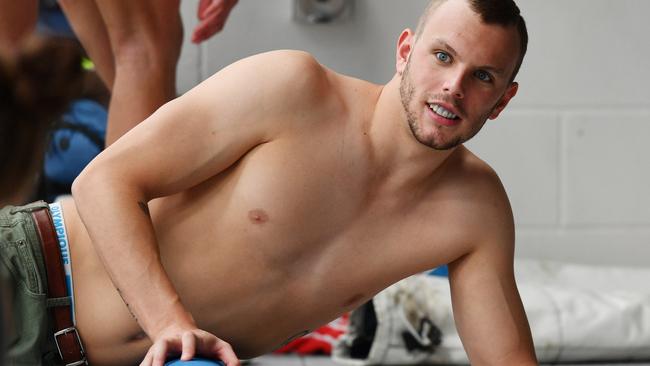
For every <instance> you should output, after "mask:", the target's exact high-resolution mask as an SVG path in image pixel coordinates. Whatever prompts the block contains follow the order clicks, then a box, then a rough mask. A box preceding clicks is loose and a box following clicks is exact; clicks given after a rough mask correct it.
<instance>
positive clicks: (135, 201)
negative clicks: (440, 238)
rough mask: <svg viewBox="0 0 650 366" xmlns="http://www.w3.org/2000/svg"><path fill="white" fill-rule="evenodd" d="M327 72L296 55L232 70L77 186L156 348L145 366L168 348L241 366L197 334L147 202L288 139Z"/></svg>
mask: <svg viewBox="0 0 650 366" xmlns="http://www.w3.org/2000/svg"><path fill="white" fill-rule="evenodd" d="M279 69H284V70H285V72H284V73H282V72H279ZM318 69H319V68H318V67H317V63H316V62H315V61H313V59H312V58H311V57H309V56H306V55H305V54H298V53H288V52H274V53H268V54H263V55H260V56H256V57H253V58H249V59H246V60H242V61H240V62H238V63H236V64H233V65H231V66H229V67H227V68H225V69H224V70H222V71H221V72H219V73H217V74H216V75H214V76H213V77H211V78H210V79H208V80H206V81H205V82H203V83H202V84H201V85H199V86H197V87H196V88H194V89H193V90H191V91H189V92H188V93H186V94H185V95H184V96H182V97H180V98H178V99H176V100H174V101H172V102H170V103H168V104H166V105H164V106H163V107H161V108H160V109H159V110H158V111H156V112H155V113H154V114H153V115H152V116H151V117H149V118H148V119H147V120H145V121H144V122H143V123H141V124H139V125H138V126H137V127H135V128H134V129H132V130H131V131H130V132H128V133H127V134H126V135H124V136H123V137H122V138H120V139H119V140H118V141H117V142H115V143H114V144H113V145H111V146H110V147H109V148H107V149H106V150H105V151H104V152H102V153H101V154H100V155H99V156H98V157H97V158H96V159H95V160H93V161H92V162H91V163H90V164H89V166H88V167H87V168H86V169H85V170H84V171H83V172H82V173H81V175H80V176H79V177H78V178H77V180H76V181H75V183H74V185H73V196H74V199H75V203H76V205H77V208H78V211H79V214H80V216H81V218H82V221H83V223H84V225H85V226H86V228H87V230H88V233H89V235H90V237H91V239H92V241H93V244H94V246H95V248H96V251H97V253H98V255H99V257H100V258H101V260H102V262H103V264H104V266H105V268H106V270H107V272H108V274H109V275H110V277H111V280H112V281H113V283H114V285H115V287H116V288H117V289H118V291H119V292H120V294H121V296H122V297H123V299H124V302H125V303H126V304H127V306H128V307H129V309H130V311H131V312H132V313H133V315H134V317H136V319H137V320H138V322H139V324H140V326H141V327H142V328H143V330H144V331H145V332H146V333H147V335H149V337H150V338H151V339H152V340H153V341H154V345H153V346H152V348H151V349H150V350H149V353H148V354H147V357H146V358H145V362H144V363H143V364H146V365H149V364H154V365H160V366H162V362H163V361H164V357H165V356H166V353H167V352H168V351H169V350H172V351H175V352H180V351H182V352H183V358H184V359H186V358H189V357H191V356H193V354H194V353H195V349H196V350H197V351H198V352H201V353H203V354H206V355H207V356H212V357H220V358H222V359H223V360H224V361H225V362H226V363H227V364H228V365H229V366H230V365H236V364H238V361H237V359H236V357H235V356H234V354H233V352H232V350H231V349H230V347H229V346H228V345H227V344H226V343H225V342H222V341H220V340H218V339H216V337H214V336H212V335H210V334H207V333H205V332H203V331H201V330H199V329H197V327H196V325H195V324H194V321H193V319H192V316H191V315H190V314H189V313H188V312H187V311H186V309H185V308H184V306H183V305H182V303H181V300H180V298H179V296H178V294H177V292H176V290H175V289H174V287H173V285H172V283H171V281H170V279H169V277H168V276H167V274H166V272H165V270H164V268H163V267H162V264H161V261H160V257H159V251H158V245H157V241H156V237H155V233H154V229H153V225H152V222H151V218H150V217H149V215H148V210H147V203H148V202H149V201H150V200H152V199H154V198H156V197H161V196H166V195H171V194H174V193H177V192H181V191H183V190H185V189H188V188H190V187H192V186H195V185H197V184H199V183H201V182H203V181H205V180H207V179H209V178H210V177H212V176H214V175H216V174H218V173H219V172H221V171H223V170H225V169H226V168H228V167H229V166H230V165H232V164H233V163H234V162H236V161H237V160H238V159H239V158H241V157H242V156H243V155H245V154H246V153H247V152H248V151H249V150H250V149H252V148H253V147H255V146H257V145H259V144H262V143H265V142H268V141H271V140H273V139H275V138H276V137H277V136H280V135H281V134H282V133H284V131H286V128H285V126H283V123H284V122H283V121H285V120H288V118H285V117H286V116H287V115H288V113H293V111H295V110H296V109H299V108H301V106H308V105H309V104H310V103H312V102H313V101H312V100H310V98H312V97H313V98H314V99H315V98H316V97H315V96H312V94H313V93H311V92H310V89H311V88H314V90H317V88H315V87H314V85H311V84H312V83H314V82H316V83H317V82H318V79H319V76H318ZM296 74H297V75H300V76H301V78H296ZM310 78H312V79H314V80H309V79H310ZM296 83H298V84H302V90H301V88H300V87H296ZM187 245H192V243H191V242H190V243H187ZM123 253H128V255H126V256H125V255H123Z"/></svg>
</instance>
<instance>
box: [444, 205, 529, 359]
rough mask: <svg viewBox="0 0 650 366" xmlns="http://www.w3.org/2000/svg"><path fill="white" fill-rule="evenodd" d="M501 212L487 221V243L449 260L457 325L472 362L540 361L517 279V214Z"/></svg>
mask: <svg viewBox="0 0 650 366" xmlns="http://www.w3.org/2000/svg"><path fill="white" fill-rule="evenodd" d="M508 207H509V206H508ZM504 211H507V212H504ZM496 216H497V217H496V218H495V217H494V216H492V218H491V219H489V221H490V225H481V226H483V227H482V228H481V230H479V232H480V236H481V242H480V243H477V245H476V246H475V247H474V248H473V250H472V251H471V252H469V253H467V254H466V255H464V256H463V257H461V258H459V259H458V260H456V261H454V262H452V263H450V264H449V282H450V285H451V297H452V304H453V309H454V319H455V322H456V327H457V328H458V332H459V334H460V336H461V340H462V342H463V346H464V347H465V350H466V352H467V355H468V357H469V360H470V362H471V364H472V365H517V366H524V365H537V360H536V356H535V349H534V346H533V341H532V336H531V333H530V327H529V325H528V320H527V318H526V313H525V311H524V307H523V304H522V302H521V298H520V296H519V291H518V290H517V285H516V283H515V276H514V269H513V260H514V224H513V223H512V214H511V212H510V210H509V209H508V210H503V211H502V212H501V213H500V215H496ZM498 216H501V217H500V218H499V217H498ZM492 220H496V221H492Z"/></svg>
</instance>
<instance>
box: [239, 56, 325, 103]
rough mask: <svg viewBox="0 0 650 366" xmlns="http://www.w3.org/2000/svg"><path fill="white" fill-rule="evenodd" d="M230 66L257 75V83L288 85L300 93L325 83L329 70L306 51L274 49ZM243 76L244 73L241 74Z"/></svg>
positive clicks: (277, 85) (276, 85) (250, 74)
mask: <svg viewBox="0 0 650 366" xmlns="http://www.w3.org/2000/svg"><path fill="white" fill-rule="evenodd" d="M232 66H234V67H237V68H238V69H240V70H241V71H243V72H245V73H246V74H247V75H249V76H259V77H261V78H260V79H259V80H258V85H264V84H265V83H269V84H271V85H273V86H275V87H290V89H291V90H300V91H301V92H302V93H303V94H304V92H306V91H308V90H305V89H314V88H318V87H323V86H325V83H326V82H327V77H328V73H329V71H328V70H327V69H326V68H325V67H324V66H323V65H321V64H320V63H319V62H318V60H316V58H315V57H314V56H313V55H311V54H310V53H307V52H304V51H296V50H277V51H269V52H264V53H260V54H257V55H253V56H250V57H247V58H245V59H242V60H240V61H238V62H236V63H234V64H233V65H232ZM242 76H244V75H242Z"/></svg>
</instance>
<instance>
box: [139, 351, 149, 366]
mask: <svg viewBox="0 0 650 366" xmlns="http://www.w3.org/2000/svg"><path fill="white" fill-rule="evenodd" d="M150 365H151V350H149V351H148V352H147V354H146V355H145V356H144V360H142V362H140V366H150Z"/></svg>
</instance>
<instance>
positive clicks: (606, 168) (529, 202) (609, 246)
mask: <svg viewBox="0 0 650 366" xmlns="http://www.w3.org/2000/svg"><path fill="white" fill-rule="evenodd" d="M196 3H197V0H185V1H184V2H183V15H184V20H185V22H186V33H187V35H188V36H189V33H190V32H191V27H192V26H193V25H194V24H195V19H194V13H195V8H196ZM426 3H427V0H356V9H355V13H354V15H353V17H352V19H350V20H349V21H348V22H346V23H344V24H337V25H319V26H314V25H304V24H299V23H297V22H295V21H293V20H292V4H293V2H292V0H240V2H239V5H237V7H236V8H235V10H234V11H233V14H232V15H231V17H230V19H229V21H228V24H227V26H226V30H225V31H224V32H223V33H221V34H220V35H218V36H217V37H216V38H214V39H212V40H210V41H209V42H208V43H207V44H206V45H204V46H201V47H196V46H193V45H191V44H189V43H186V44H185V46H184V49H183V56H182V58H181V62H180V65H179V85H180V88H181V90H187V89H189V88H191V87H192V86H193V85H196V83H198V82H199V81H200V80H202V79H204V78H206V77H208V76H210V75H212V74H213V73H214V72H216V71H218V70H219V69H220V68H222V67H224V66H226V65H228V64H229V63H231V62H233V61H235V60H237V59H240V58H242V57H245V56H248V55H251V54H255V53H258V52H261V51H267V50H273V49H279V48H292V49H302V50H307V51H309V52H311V53H313V54H314V55H315V56H316V57H317V58H318V59H319V61H320V62H321V63H323V64H325V65H327V66H329V67H331V68H333V69H335V70H338V71H339V72H342V73H345V74H349V75H354V76H357V77H360V78H364V79H367V80H370V81H373V82H377V83H383V82H385V81H387V80H389V79H390V77H391V76H392V74H393V72H394V66H393V65H394V48H395V43H396V40H397V37H398V35H399V33H400V31H401V30H402V28H404V27H408V26H412V25H414V24H415V22H416V20H417V18H418V16H419V14H420V12H421V10H422V9H423V8H424V6H425V5H426ZM519 6H520V8H521V10H522V13H523V14H524V16H525V17H526V20H527V22H528V27H529V33H530V43H529V51H528V55H527V58H526V60H525V61H524V65H523V67H522V70H521V72H520V75H519V77H518V81H519V82H520V84H521V87H520V92H519V94H518V95H517V97H516V98H515V99H514V100H513V101H512V103H511V105H510V106H509V108H508V110H507V111H506V112H505V113H504V114H503V115H502V116H501V117H500V118H499V119H497V120H496V121H492V122H488V124H487V125H486V127H485V128H484V130H483V131H482V132H481V133H480V134H479V135H478V136H477V137H476V138H475V139H474V140H472V141H471V142H470V143H468V146H469V147H470V149H472V150H473V151H475V152H476V153H477V154H478V155H479V156H481V157H483V158H484V159H485V160H486V161H488V162H489V163H490V164H491V165H492V166H493V167H494V168H495V169H496V170H497V172H498V173H499V175H500V176H501V178H502V180H503V182H504V185H505V186H506V189H507V190H508V192H509V195H510V198H511V201H512V205H513V209H514V212H515V218H516V222H517V235H518V239H517V245H518V247H517V251H518V255H520V256H525V257H536V258H551V259H560V260H570V261H577V262H585V263H607V264H625V265H645V266H647V265H650V194H649V191H650V146H649V145H648V143H647V142H646V141H647V139H648V138H649V137H650V41H648V37H649V36H650V22H648V21H647V14H650V1H647V0H519Z"/></svg>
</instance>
